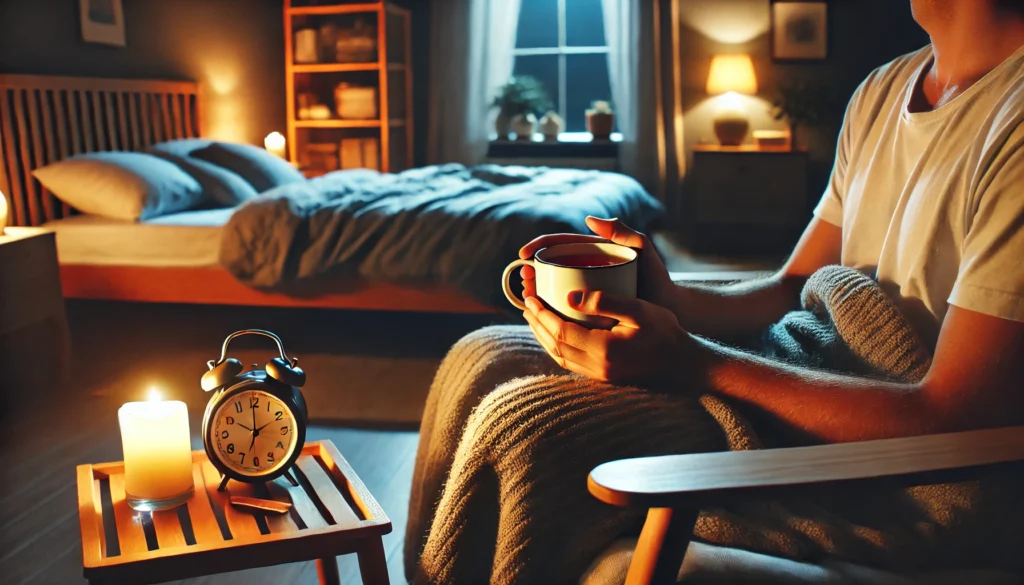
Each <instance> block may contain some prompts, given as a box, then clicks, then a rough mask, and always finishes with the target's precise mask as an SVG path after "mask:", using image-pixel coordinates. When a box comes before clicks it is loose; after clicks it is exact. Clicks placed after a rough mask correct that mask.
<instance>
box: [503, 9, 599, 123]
mask: <svg viewBox="0 0 1024 585" xmlns="http://www.w3.org/2000/svg"><path fill="white" fill-rule="evenodd" d="M513 75H532V76H534V77H536V78H537V79H538V80H540V82H541V83H543V84H544V88H545V89H546V90H547V92H548V97H549V98H550V99H551V104H552V106H553V108H552V109H554V110H556V111H557V112H558V114H559V115H560V116H562V118H563V119H564V120H565V128H564V130H563V131H565V132H586V131H587V123H586V110H587V108H589V107H590V105H591V103H592V102H594V101H595V100H611V93H612V92H611V84H610V83H609V81H608V44H607V42H606V41H605V38H604V15H603V14H602V10H601V0H522V7H521V8H520V11H519V27H518V32H517V33H516V49H515V65H514V67H513Z"/></svg>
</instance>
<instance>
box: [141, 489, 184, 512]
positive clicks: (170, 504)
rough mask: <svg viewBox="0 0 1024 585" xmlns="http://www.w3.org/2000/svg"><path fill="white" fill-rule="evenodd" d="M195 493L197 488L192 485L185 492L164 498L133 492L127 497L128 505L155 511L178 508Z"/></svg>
mask: <svg viewBox="0 0 1024 585" xmlns="http://www.w3.org/2000/svg"><path fill="white" fill-rule="evenodd" d="M193 494H195V488H193V487H191V486H190V487H189V488H188V490H187V491H185V492H184V493H181V494H178V495H176V496H173V497H170V498H165V499H162V500H151V499H148V498H138V497H135V496H133V495H131V494H125V499H126V500H127V501H128V507H130V508H131V509H132V510H138V511H139V512H155V511H157V510H170V509H171V508H177V507H178V506H180V505H182V504H184V503H185V502H187V501H189V500H190V499H191V498H192V495H193Z"/></svg>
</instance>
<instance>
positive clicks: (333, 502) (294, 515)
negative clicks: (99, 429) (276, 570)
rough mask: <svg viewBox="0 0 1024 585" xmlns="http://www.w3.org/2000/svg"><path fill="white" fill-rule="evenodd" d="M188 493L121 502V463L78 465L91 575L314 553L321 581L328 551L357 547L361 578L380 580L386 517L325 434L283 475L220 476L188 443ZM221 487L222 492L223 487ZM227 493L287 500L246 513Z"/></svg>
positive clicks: (119, 577)
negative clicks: (140, 508)
mask: <svg viewBox="0 0 1024 585" xmlns="http://www.w3.org/2000/svg"><path fill="white" fill-rule="evenodd" d="M192 461H193V467H192V477H193V478H194V480H195V495H194V496H193V497H192V498H191V499H190V500H189V501H188V503H187V505H183V506H179V507H178V508H175V509H173V510H163V511H159V512H152V513H150V512H137V511H135V510H132V509H131V508H130V507H128V502H127V501H126V500H125V492H124V463H123V462H116V463H100V464H95V465H90V464H86V465H79V466H78V515H79V519H80V520H81V529H82V566H83V571H82V572H83V574H84V575H85V578H86V579H88V580H89V583H90V584H94V585H95V584H101V583H118V584H121V583H124V584H128V583H136V584H139V585H143V584H148V583H160V582H164V581H172V580H176V579H187V578H189V577H198V576H201V575H211V574H214V573H222V572H225V571H237V570H241V569H248V568H252V567H266V566H271V565H279V564H282V563H294V562H299V561H310V560H316V562H317V571H318V573H319V575H320V582H321V583H323V584H325V585H336V584H338V583H339V577H338V565H337V562H336V560H335V558H334V557H335V556H336V555H343V554H350V553H356V554H357V555H358V556H359V570H360V573H361V575H362V578H363V582H364V583H367V584H369V583H373V584H378V583H380V584H385V585H386V584H387V583H388V572H387V563H386V560H385V557H384V546H383V541H382V537H383V535H385V534H388V533H389V532H391V521H390V520H389V519H388V517H387V515H386V514H385V513H384V510H382V509H381V507H380V505H379V504H377V501H376V500H374V498H373V496H372V495H371V494H370V492H369V490H367V489H366V486H364V485H363V482H362V481H361V480H360V479H359V476H357V475H356V473H355V471H353V470H352V467H351V466H349V464H348V462H347V461H345V459H344V457H342V456H341V453H339V452H338V449H337V448H336V447H335V446H334V444H333V443H331V442H330V441H320V442H316V443H306V445H304V446H303V449H302V454H301V455H300V456H299V459H298V461H297V462H296V464H295V467H293V468H292V471H291V473H292V475H293V476H294V477H296V479H297V480H298V484H299V485H297V486H296V485H293V484H292V483H291V482H290V481H289V480H288V479H287V478H285V477H279V478H277V479H276V480H274V481H273V482H269V483H267V484H256V485H251V484H244V483H240V482H236V481H233V480H232V481H230V482H229V483H228V488H227V491H225V492H219V491H217V486H218V484H219V483H220V474H219V473H218V472H217V470H216V469H215V468H214V467H213V465H211V464H210V462H209V460H208V459H207V457H206V453H205V452H204V451H194V452H193V453H192ZM229 492H230V493H229ZM231 495H236V496H250V497H253V496H254V497H260V498H265V499H273V500H277V501H281V502H290V503H291V504H292V508H291V510H290V511H289V512H288V513H287V514H263V513H251V512H249V511H243V510H240V509H237V508H235V507H234V506H232V505H231V504H229V503H228V500H229V497H230V496H231Z"/></svg>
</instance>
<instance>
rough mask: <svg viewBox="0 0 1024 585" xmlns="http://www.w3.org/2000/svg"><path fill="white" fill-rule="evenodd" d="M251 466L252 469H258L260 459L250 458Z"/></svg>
mask: <svg viewBox="0 0 1024 585" xmlns="http://www.w3.org/2000/svg"><path fill="white" fill-rule="evenodd" d="M252 464H253V466H254V467H259V466H260V458H259V457H253V458H252Z"/></svg>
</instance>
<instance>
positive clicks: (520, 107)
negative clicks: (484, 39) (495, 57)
mask: <svg viewBox="0 0 1024 585" xmlns="http://www.w3.org/2000/svg"><path fill="white" fill-rule="evenodd" d="M549 104H550V101H549V100H548V94H547V92H546V91H544V85H543V84H541V82H540V81H539V80H538V79H537V78H535V77H531V76H529V75H519V76H516V77H513V78H511V79H509V80H508V83H506V84H505V85H503V86H501V89H499V90H498V95H496V96H495V97H494V101H493V102H492V103H491V107H494V108H498V117H497V118H495V120H494V129H495V131H497V133H498V140H505V139H507V138H508V134H509V132H510V131H512V130H517V131H516V136H517V137H518V138H519V139H521V140H529V139H530V138H532V135H533V129H534V126H535V125H536V124H537V117H536V113H537V112H543V111H545V110H547V109H548V107H550V106H549ZM517 116H519V117H520V118H519V119H517V120H516V126H517V128H516V129H514V128H512V121H513V119H514V118H516V117H517Z"/></svg>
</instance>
